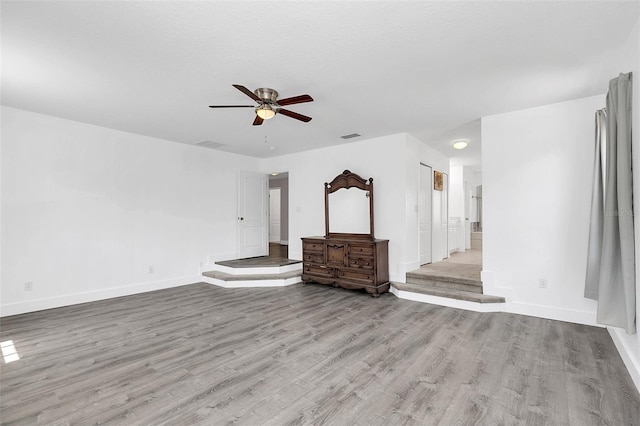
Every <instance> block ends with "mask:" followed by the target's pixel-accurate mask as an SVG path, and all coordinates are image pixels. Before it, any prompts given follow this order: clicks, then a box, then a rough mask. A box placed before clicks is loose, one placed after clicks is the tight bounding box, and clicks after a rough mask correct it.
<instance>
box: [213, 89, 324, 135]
mask: <svg viewBox="0 0 640 426" xmlns="http://www.w3.org/2000/svg"><path fill="white" fill-rule="evenodd" d="M233 87H235V88H236V89H238V90H239V91H241V92H242V93H244V94H245V95H247V96H248V97H250V98H251V99H253V100H254V101H256V102H257V103H258V106H257V107H256V106H255V105H209V108H255V109H256V118H255V120H253V125H254V126H259V125H261V124H262V122H263V121H264V120H269V119H270V118H273V117H274V116H275V115H276V114H282V115H286V116H287V117H291V118H295V119H296V120H300V121H304V122H305V123H308V122H309V121H311V117H307V116H306V115H302V114H298V113H297V112H293V111H289V110H288V109H284V108H282V107H283V106H285V105H293V104H301V103H304V102H313V98H312V97H311V96H309V95H299V96H293V97H291V98H285V99H280V100H278V92H276V91H275V90H273V89H269V88H266V87H261V88H259V89H256V90H255V91H253V92H252V91H251V90H249V89H247V88H246V87H244V86H242V85H240V84H234V85H233Z"/></svg>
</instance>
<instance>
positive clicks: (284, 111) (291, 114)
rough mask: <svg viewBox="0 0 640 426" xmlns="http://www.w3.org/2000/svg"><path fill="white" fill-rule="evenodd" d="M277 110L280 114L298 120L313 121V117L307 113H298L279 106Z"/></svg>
mask: <svg viewBox="0 0 640 426" xmlns="http://www.w3.org/2000/svg"><path fill="white" fill-rule="evenodd" d="M277 112H278V113H279V114H283V115H286V116H287V117H291V118H295V119H296V120H300V121H304V122H305V123H308V122H309V121H311V117H307V116H306V115H302V114H298V113H297V112H293V111H289V110H288V109H284V108H278V110H277Z"/></svg>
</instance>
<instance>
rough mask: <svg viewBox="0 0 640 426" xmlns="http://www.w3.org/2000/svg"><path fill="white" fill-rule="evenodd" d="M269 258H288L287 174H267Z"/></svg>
mask: <svg viewBox="0 0 640 426" xmlns="http://www.w3.org/2000/svg"><path fill="white" fill-rule="evenodd" d="M269 257H278V258H284V259H287V258H288V257H289V173H288V172H274V173H271V174H269Z"/></svg>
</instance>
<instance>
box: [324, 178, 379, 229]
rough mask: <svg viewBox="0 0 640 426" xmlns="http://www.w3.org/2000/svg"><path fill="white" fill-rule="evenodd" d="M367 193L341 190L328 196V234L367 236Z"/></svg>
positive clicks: (355, 189)
mask: <svg viewBox="0 0 640 426" xmlns="http://www.w3.org/2000/svg"><path fill="white" fill-rule="evenodd" d="M368 194H369V191H363V190H362V189H358V188H349V189H347V188H342V189H338V190H337V191H336V192H333V193H331V194H329V232H330V233H340V234H369V233H370V232H371V228H370V226H369V197H367V195H368Z"/></svg>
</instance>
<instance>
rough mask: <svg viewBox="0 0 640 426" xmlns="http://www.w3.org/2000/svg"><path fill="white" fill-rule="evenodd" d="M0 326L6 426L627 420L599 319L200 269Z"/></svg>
mask: <svg viewBox="0 0 640 426" xmlns="http://www.w3.org/2000/svg"><path fill="white" fill-rule="evenodd" d="M0 325H1V332H0V335H1V338H2V339H1V340H2V341H5V340H8V339H12V340H13V341H14V343H15V346H16V349H17V351H18V353H19V355H20V357H21V359H20V360H19V361H16V362H12V363H9V364H6V365H3V366H2V369H1V376H0V378H1V386H2V387H1V389H0V397H1V402H0V410H1V411H0V413H1V420H2V423H3V424H14V423H15V424H46V425H50V424H97V423H106V424H131V425H138V424H145V425H147V424H150V425H156V424H172V425H173V424H180V425H190V424H207V425H218V424H227V423H231V422H234V423H237V424H248V425H264V424H272V425H289V424H291V425H293V424H334V425H354V424H355V425H383V424H392V425H394V424H409V425H432V424H442V425H452V424H482V425H498V424H504V425H516V424H517V425H520V424H530V425H542V424H549V425H564V424H572V425H579V426H583V425H600V424H609V425H632V424H638V422H640V396H639V395H638V392H637V391H636V389H635V388H634V387H633V384H632V382H631V379H630V377H629V375H628V373H627V371H626V370H625V367H624V366H623V364H622V361H621V359H620V357H619V355H618V354H617V352H616V350H615V348H614V346H613V343H612V341H611V339H610V337H609V335H608V333H607V332H606V331H605V330H604V329H600V328H595V327H587V326H580V325H574V324H568V323H562V322H557V321H550V320H544V319H538V318H532V317H526V316H518V315H512V314H505V313H476V312H469V311H463V310H457V309H452V308H445V307H439V306H434V305H428V304H421V303H416V302H410V301H407V300H400V299H397V298H395V297H394V296H392V295H390V294H384V295H382V296H381V297H380V298H377V299H374V298H372V297H370V296H367V295H366V294H364V293H359V292H351V291H347V290H342V289H335V288H333V287H330V286H322V285H302V284H300V285H294V286H291V287H285V288H275V289H223V288H218V287H215V286H211V285H207V284H202V283H200V284H193V285H189V286H183V287H177V288H172V289H167V290H161V291H156V292H151V293H145V294H141V295H135V296H129V297H124V298H118V299H111V300H106V301H100V302H94V303H89V304H83V305H76V306H70V307H65V308H58V309H53V310H49V311H42V312H36V313H30V314H24V315H18V316H13V317H7V318H4V319H2V320H1V322H0Z"/></svg>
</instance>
